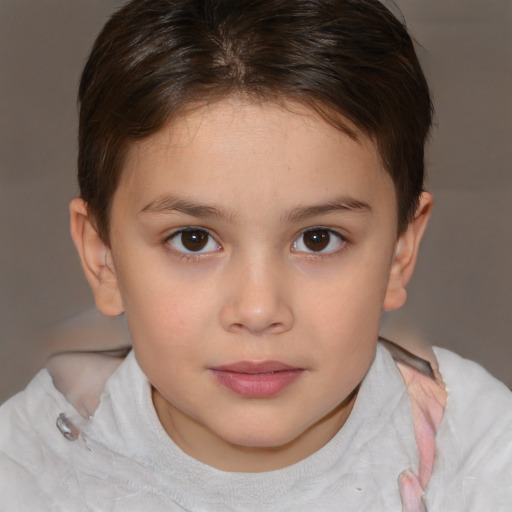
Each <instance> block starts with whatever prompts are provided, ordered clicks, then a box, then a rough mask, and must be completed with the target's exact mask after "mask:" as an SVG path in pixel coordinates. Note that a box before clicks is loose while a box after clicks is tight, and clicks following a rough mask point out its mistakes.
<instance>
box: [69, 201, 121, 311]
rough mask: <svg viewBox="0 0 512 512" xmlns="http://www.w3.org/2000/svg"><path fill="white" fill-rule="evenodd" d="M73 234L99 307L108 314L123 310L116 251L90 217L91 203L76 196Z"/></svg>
mask: <svg viewBox="0 0 512 512" xmlns="http://www.w3.org/2000/svg"><path fill="white" fill-rule="evenodd" d="M69 212H70V215H71V219H70V229H71V237H72V238H73V242H74V243H75V246H76V248H77V250H78V254H79V255H80V260H81V262H82V268H83V269H84V272H85V276H86V277H87V280H88V281H89V284H90V285H91V288H92V291H93V293H94V298H95V300H96V307H97V308H98V309H99V310H100V311H101V312H102V313H103V314H104V315H107V316H117V315H120V314H121V313H122V312H123V309H124V308H123V303H122V300H121V293H120V290H119V286H118V282H117V276H116V271H115V268H114V264H113V260H112V251H111V250H110V248H109V247H108V246H107V245H106V244H105V243H104V242H103V240H102V239H101V237H100V235H99V234H98V231H97V230H96V227H95V225H94V222H93V221H92V219H91V218H90V216H89V211H88V208H87V203H85V201H84V200H83V199H80V198H75V199H73V200H72V201H71V203H70V205H69Z"/></svg>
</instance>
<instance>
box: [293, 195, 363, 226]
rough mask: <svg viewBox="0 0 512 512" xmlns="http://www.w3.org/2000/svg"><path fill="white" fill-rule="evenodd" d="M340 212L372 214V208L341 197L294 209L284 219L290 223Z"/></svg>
mask: <svg viewBox="0 0 512 512" xmlns="http://www.w3.org/2000/svg"><path fill="white" fill-rule="evenodd" d="M338 212H354V213H371V212H372V207H371V206H370V205H369V204H368V203H366V202H364V201H360V200H359V199H355V198H352V197H340V198H337V199H335V200H333V201H328V202H326V203H322V204H315V205H311V206H299V207H297V208H293V210H291V211H289V212H288V213H286V214H285V216H284V219H285V220H287V221H290V222H296V221H300V220H305V219H308V218H310V217H317V216H319V215H326V214H332V213H338Z"/></svg>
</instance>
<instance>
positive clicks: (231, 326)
mask: <svg viewBox="0 0 512 512" xmlns="http://www.w3.org/2000/svg"><path fill="white" fill-rule="evenodd" d="M230 284H231V286H230V287H229V290H230V291H229V293H228V296H227V297H226V300H225V302H224V304H223V306H222V310H221V313H220V321H221V324H222V326H223V328H224V329H225V330H226V331H228V332H231V333H235V334H236V333H238V334H243V333H250V334H252V335H256V336H262V335H270V334H281V333H284V332H286V331H288V330H290V329H291V328H292V326H293V322H294V317H293V311H292V308H291V304H290V303H289V301H288V300H287V295H288V293H287V283H286V276H285V274H283V273H280V272H279V269H278V268H276V266H275V265H274V266H272V265H271V264H259V265H254V266H252V267H250V266H249V265H245V266H241V268H239V271H238V272H236V273H235V274H234V275H233V274H231V276H230Z"/></svg>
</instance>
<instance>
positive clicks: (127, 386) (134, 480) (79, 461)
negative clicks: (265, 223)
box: [0, 346, 512, 512]
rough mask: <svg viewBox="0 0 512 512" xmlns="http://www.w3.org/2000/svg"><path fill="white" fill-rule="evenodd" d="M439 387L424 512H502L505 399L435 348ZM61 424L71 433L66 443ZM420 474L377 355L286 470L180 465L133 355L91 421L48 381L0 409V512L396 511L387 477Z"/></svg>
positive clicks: (510, 434) (509, 455) (405, 402)
mask: <svg viewBox="0 0 512 512" xmlns="http://www.w3.org/2000/svg"><path fill="white" fill-rule="evenodd" d="M436 354H437V356H438V359H439V363H440V370H441V373H442V375H443V378H444V380H445V382H446V384H447V388H448V404H447V407H446V411H445V416H444V419H443V422H442V424H441V428H440V430H439V432H438V437H437V447H438V455H437V458H436V463H435V466H434V472H433V475H432V479H431V481H430V484H429V486H428V488H427V492H426V497H425V501H426V503H427V508H428V511H429V512H436V511H437V512H488V511H491V510H492V511H493V512H499V511H511V510H512V393H511V392H510V391H509V390H508V389H507V388H506V387H505V386H504V385H502V384H501V383H499V382H498V381H496V380H495V379H494V378H493V377H491V376H490V375H489V374H487V373H486V372H485V371H484V370H483V369H482V368H481V367H480V366H478V365H476V364H474V363H471V362H469V361H466V360H463V359H461V358H460V357H458V356H456V355H455V354H453V353H451V352H448V351H446V350H442V349H436ZM60 414H64V415H65V416H66V417H67V418H68V419H69V420H71V421H72V422H74V423H75V425H76V426H77V427H78V428H79V429H80V430H81V432H82V434H81V435H80V436H79V438H78V439H77V440H76V441H69V440H67V439H66V438H65V437H64V436H63V435H62V433H61V432H60V431H59V429H58V428H57V426H56V421H57V418H58V417H59V415H60ZM417 466H418V452H417V446H416V442H415V439H414V428H413V423H412V415H411V410H410V402H409V397H408V395H407V392H406V389H405V386H404V382H403V380H402V377H401V375H400V373H399V371H398V370H397V367H396V365H395V363H394V361H393V359H392V358H391V356H390V355H389V353H388V352H387V351H386V350H385V349H384V348H382V347H380V346H379V347H378V350H377V354H376V357H375V361H374V362H373V364H372V366H371V368H370V371H369V373H368V374H367V376H366V377H365V379H364V381H363V383H362V386H361V389H360V391H359V394H358V397H357V400H356V403H355V406H354V409H353V411H352V413H351V415H350V417H349V419H348V420H347V422H346V424H345V425H344V427H343V428H342V429H341V430H340V432H338V434H337V435H336V436H335V437H334V438H333V439H332V440H331V441H330V442H329V443H327V444H326V445H325V446H324V447H323V448H321V449H320V450H319V451H318V452H316V453H314V454H313V455H311V456H310V457H308V458H307V459H305V460H303V461H301V462H299V463H297V464H295V465H292V466H289V467H287V468H284V469H281V470H277V471H272V472H265V473H227V472H223V471H219V470H216V469H214V468H212V467H210V466H207V465H205V464H203V463H201V462H199V461H197V460H195V459H192V458H191V457H189V456H188V455H186V454H185V453H183V452H182V451H181V450H180V449H179V448H178V447H177V446H176V445H175V443H174V442H173V441H172V440H171V439H170V438H169V437H168V435H167V434H166V433H165V431H164V430H163V428H162V426H161V424H160V422H159V420H158V417H157V415H156V412H155V410H154V407H153V404H152V400H151V386H150V383H149V382H148V381H147V379H146V377H145V376H144V374H143V373H142V371H141V369H140V367H139V366H138V364H137V362H136V360H135V357H134V355H133V353H131V354H129V355H128V357H127V358H126V360H125V361H124V362H123V364H122V365H121V366H120V368H119V369H118V370H117V371H116V373H114V375H112V377H111V378H110V379H109V380H108V382H107V384H106V386H105V389H104V392H103V395H102V398H101V403H100V406H99V407H98V409H97V410H96V412H95V414H94V416H93V418H92V419H91V420H89V421H86V420H83V419H81V416H80V415H79V414H78V413H77V411H76V410H75V409H74V408H73V406H72V405H71V404H70V403H69V402H68V401H67V400H66V398H65V397H64V396H63V395H62V394H61V393H60V392H58V391H57V390H56V389H55V387H54V385H53V382H52V379H51V376H50V375H49V373H48V372H47V371H46V370H43V371H41V372H40V373H39V374H38V375H37V376H36V377H35V379H34V380H33V381H32V382H31V384H30V385H29V386H28V388H27V389H26V390H25V391H24V392H22V393H20V394H18V395H16V396H15V397H13V398H12V399H11V400H10V401H8V402H7V403H6V404H4V405H3V406H2V408H0V510H1V511H2V512H11V511H13V512H23V511H30V512H32V511H43V512H44V511H60V510H62V511H66V512H81V511H123V512H130V511H143V510H150V511H152V512H153V511H160V510H162V511H183V510H186V511H219V512H220V511H236V512H243V511H254V512H256V511H258V512H261V511H272V512H278V511H285V510H293V511H322V512H324V511H326V512H327V511H338V512H339V511H357V512H365V511H375V512H383V511H388V510H389V511H400V510H401V500H400V494H399V491H398V484H397V478H398V475H399V474H400V473H401V472H402V471H404V470H406V469H408V468H412V469H413V470H415V469H416V468H417Z"/></svg>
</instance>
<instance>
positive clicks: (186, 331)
mask: <svg viewBox="0 0 512 512" xmlns="http://www.w3.org/2000/svg"><path fill="white" fill-rule="evenodd" d="M291 107H293V108H291ZM396 204H397V200H396V195H395V189H394V185H393V182H392V180H391V178H390V176H389V175H388V174H387V173H386V172H385V170H384V169H383V166H382V162H381V159H380V157H379V154H378V152H377V150H376V148H375V146H374V145H373V143H372V142H371V141H370V140H369V139H368V138H366V137H364V136H363V135H360V137H359V140H357V141H355V140H353V139H351V138H350V137H349V136H347V135H346V134H344V133H342V132H340V131H338V130H336V129H335V128H333V127H332V126H330V125H329V124H327V123H326V122H325V121H323V120H321V119H320V118H318V117H317V116H316V115H315V114H314V113H312V112H310V111H308V110H306V109H305V108H304V107H301V106H299V105H291V106H290V108H283V107H281V106H277V105H274V104H265V103H264V104H252V103H247V102H244V101H242V100H239V99H235V98H228V99H226V100H223V101H221V102H218V103H215V104H213V105H210V106H208V107H203V108H200V109H198V110H196V111H194V112H192V113H189V114H187V115H186V116H185V117H181V118H179V119H176V120H174V121H173V122H171V123H169V124H168V125H167V126H165V127H164V128H163V129H162V130H161V131H159V132H158V133H156V134H154V135H152V136H151V137H149V138H147V139H146V140H144V141H142V142H138V143H136V144H134V145H133V146H132V147H131V149H130V152H129V155H128V158H127V160H126V164H125V168H124V169H123V176H122V179H121V183H120V185H119V188H118V190H117V191H116V193H115V196H114V198H113V203H112V210H111V224H110V245H109V246H107V245H105V244H104V243H103V242H102V241H101V239H100V238H99V236H98V234H97V232H96V230H95V228H94V224H93V222H92V221H91V219H90V218H89V216H88V212H87V205H86V204H84V202H83V201H82V200H81V199H75V200H74V201H73V202H72V203H71V231H72V235H73V238H74V241H75V243H76V245H77V248H78V251H79V253H80V255H81V259H82V264H83V267H84V270H85V273H86V275H87V277H88V279H89V282H90V284H91V286H92V288H93V291H94V294H95V297H96V303H97V306H98V308H99V309H100V311H102V312H103V313H105V314H107V315H117V314H120V313H122V312H124V313H125V314H126V318H127V322H128V326H129V329H130V334H131V337H132V341H133V346H134V351H135V355H136V357H137V360H138V362H139V364H140V366H141V368H142V369H143V371H144V373H145V374H146V375H147V377H148V379H149V380H150V382H151V383H152V385H153V402H154V405H155V409H156V412H157V414H158V417H159V419H160V421H161V423H162V425H163V427H164V429H165V430H166V432H167V433H168V435H169V436H170V437H171V438H172V439H173V440H174V441H175V442H176V443H177V445H178V446H179V447H180V448H181V449H182V450H184V451H185V452H186V453H188V454H189V455H191V456H192V457H195V458H196V459H198V460H200V461H202V462H204V463H206V464H209V465H211V466H214V467H217V468H218V469H222V470H226V471H248V472H257V471H269V470H273V469H278V468H282V467H285V466H288V465H290V464H293V463H295V462H298V461H300V460H302V459H304V458H305V457H307V456H309V455H311V454H312V453H314V452H315V451H317V450H318V449H319V448H321V447H322V446H323V445H325V444H326V443H327V442H328V441H329V440H330V439H331V438H332V437H333V436H334V435H335V434H336V433H337V432H338V431H339V429H340V428H341V427H342V426H343V424H344V423H345V421H346V420H347V418H348V416H349V415H350V412H351V410H352V407H353V404H354V401H355V398H356V395H357V389H358V386H359V384H360V382H361V381H362V379H363V378H364V375H365V374H366V372H367V371H368V368H369V366H370V365H371V362H372V360H373V358H374V355H375V349H376V340H377V337H378V332H379V325H380V320H381V313H382V310H383V309H387V310H392V309H396V308H398V307H400V306H401V305H402V304H403V303H404V301H405V298H406V292H405V286H406V285H407V282H408V281H409V279H410V277H411V275H412V271H413V268H414V264H415V261H416V254H417V250H418V244H419V241H420V239H421V236H422V233H423V230H424V228H425V226H426V223H427V219H428V216H429V213H430V209H431V205H432V199H431V196H430V195H429V194H426V193H425V194H423V196H422V199H421V204H420V207H419V209H418V213H417V216H416V218H415V219H414V221H413V222H412V223H411V224H410V225H409V227H408V229H407V230H406V231H405V232H404V233H401V234H400V236H398V235H397V229H396V226H397V207H396ZM189 227H194V228H196V229H199V228H200V229H201V230H203V231H202V232H206V234H205V235H204V236H205V239H206V241H207V243H206V245H205V246H204V247H203V248H202V249H201V250H200V251H195V252H192V253H190V252H188V253H187V252H186V248H185V246H184V245H183V244H182V240H183V239H182V236H181V230H183V229H185V228H189ZM311 228H318V229H317V234H318V233H320V234H321V235H322V236H323V237H324V239H327V240H328V243H327V245H325V247H324V246H322V247H320V246H321V245H322V244H320V246H313V247H314V250H311V248H310V247H309V246H308V245H307V244H306V242H307V241H308V240H309V238H308V236H307V235H306V236H305V235H304V232H305V230H308V229H311ZM184 240H185V241H187V240H189V238H187V235H185V239H184ZM319 247H320V250H317V249H318V248H319ZM239 361H250V362H261V361H280V362H282V363H285V364H287V365H290V366H292V367H294V368H299V369H300V370H301V371H300V372H299V373H300V375H299V377H298V378H297V379H296V380H295V381H294V382H292V383H291V384H290V385H289V386H288V387H286V388H285V389H284V390H282V391H280V392H279V393H277V394H275V395H273V396H270V397H266V398H247V397H243V396H239V395H238V394H236V393H234V392H232V391H231V390H229V389H227V388H226V387H224V386H222V385H221V384H220V383H219V381H218V380H217V378H216V377H215V372H212V370H211V368H212V367H218V366H219V365H226V364H231V363H235V362H239Z"/></svg>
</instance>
